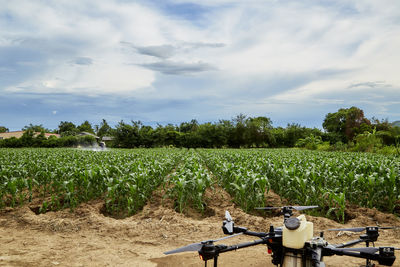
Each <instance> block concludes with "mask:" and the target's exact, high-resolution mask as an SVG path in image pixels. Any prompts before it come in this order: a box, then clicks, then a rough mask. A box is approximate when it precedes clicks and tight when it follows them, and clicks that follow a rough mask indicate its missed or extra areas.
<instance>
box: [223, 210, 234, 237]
mask: <svg viewBox="0 0 400 267" xmlns="http://www.w3.org/2000/svg"><path fill="white" fill-rule="evenodd" d="M225 222H226V223H225V224H224V226H225V227H226V229H227V230H228V232H229V233H233V220H232V217H231V214H230V213H229V211H227V210H226V211H225Z"/></svg>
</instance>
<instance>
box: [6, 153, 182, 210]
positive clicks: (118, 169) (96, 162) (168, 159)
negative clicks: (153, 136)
mask: <svg viewBox="0 0 400 267" xmlns="http://www.w3.org/2000/svg"><path fill="white" fill-rule="evenodd" d="M179 154H180V151H177V150H174V151H172V150H168V151H167V150H152V151H150V150H147V151H144V150H137V151H129V150H118V151H113V152H104V151H103V152H94V151H86V150H76V149H43V148H42V149H31V148H30V149H18V150H16V149H9V148H8V149H1V153H0V207H4V206H12V207H13V206H16V205H22V204H24V203H26V202H29V201H32V196H33V195H37V196H39V198H40V199H41V200H42V201H41V202H42V206H41V208H40V210H41V211H42V212H45V211H48V210H57V209H60V208H67V207H69V208H71V209H73V208H75V207H76V206H77V205H78V204H79V203H81V202H84V201H88V200H90V199H94V198H99V197H104V198H105V202H106V205H105V208H106V210H107V212H109V213H111V214H112V215H116V216H120V215H123V216H126V215H131V214H133V213H135V212H136V211H138V210H139V209H141V207H142V206H143V205H144V203H145V202H146V200H147V198H148V197H149V196H150V194H151V192H152V191H153V190H154V189H155V187H157V186H158V185H160V184H161V182H162V181H163V178H164V176H165V175H166V174H167V173H168V172H170V171H171V169H172V168H173V166H175V164H176V161H177V159H178V158H179Z"/></svg>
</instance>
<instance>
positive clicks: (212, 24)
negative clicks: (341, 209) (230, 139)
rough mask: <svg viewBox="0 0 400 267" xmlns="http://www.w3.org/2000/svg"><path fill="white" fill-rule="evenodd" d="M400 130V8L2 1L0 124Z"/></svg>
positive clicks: (160, 0)
mask: <svg viewBox="0 0 400 267" xmlns="http://www.w3.org/2000/svg"><path fill="white" fill-rule="evenodd" d="M351 106H356V107H358V108H361V109H362V110H364V113H365V116H366V117H367V118H372V117H376V118H378V119H388V120H389V121H396V120H400V1H398V0H380V1H376V0H334V1H333V0H323V1H320V0H318V1H317V0H315V1H314V0H302V1H298V0H243V1H239V0H201V1H198V0H196V1H195V0H137V1H135V0H107V1H106V0H104V1H103V0H57V1H50V0H35V1H32V0H12V1H10V0H0V125H2V126H5V127H7V128H9V129H10V131H12V130H20V129H21V128H23V127H24V126H25V125H28V124H30V123H32V124H42V125H43V126H45V127H46V128H49V129H55V128H57V126H58V125H59V123H60V122H61V121H71V122H73V123H75V124H77V125H79V124H81V123H82V122H83V121H85V120H89V121H90V122H91V123H92V124H93V125H95V124H99V123H100V122H101V120H102V119H106V120H107V122H108V123H109V124H110V125H116V124H117V123H118V122H119V121H121V120H123V121H125V122H130V121H131V120H134V121H137V120H140V121H142V122H143V123H144V124H146V125H156V124H157V123H160V124H164V125H165V124H167V123H172V124H179V123H181V122H185V121H190V120H192V119H196V120H198V121H199V122H200V123H204V122H218V121H219V120H220V119H228V120H229V119H232V118H234V117H236V116H237V115H238V114H245V115H247V116H251V117H255V116H265V117H268V118H270V119H271V120H272V123H273V124H272V125H273V126H274V127H277V126H283V127H284V126H286V125H287V124H288V123H299V124H301V125H303V126H307V127H317V128H322V122H323V120H324V118H325V116H326V114H328V113H329V112H336V111H337V110H338V109H340V108H349V107H351Z"/></svg>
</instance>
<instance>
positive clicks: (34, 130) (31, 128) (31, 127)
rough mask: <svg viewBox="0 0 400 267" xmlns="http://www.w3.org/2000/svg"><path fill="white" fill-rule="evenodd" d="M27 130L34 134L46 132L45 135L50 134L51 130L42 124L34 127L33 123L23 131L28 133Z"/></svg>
mask: <svg viewBox="0 0 400 267" xmlns="http://www.w3.org/2000/svg"><path fill="white" fill-rule="evenodd" d="M27 130H32V131H33V132H39V133H40V132H44V133H47V132H50V130H49V129H46V128H44V127H43V125H42V124H39V125H33V124H32V123H30V124H29V125H27V126H25V127H24V128H22V131H27Z"/></svg>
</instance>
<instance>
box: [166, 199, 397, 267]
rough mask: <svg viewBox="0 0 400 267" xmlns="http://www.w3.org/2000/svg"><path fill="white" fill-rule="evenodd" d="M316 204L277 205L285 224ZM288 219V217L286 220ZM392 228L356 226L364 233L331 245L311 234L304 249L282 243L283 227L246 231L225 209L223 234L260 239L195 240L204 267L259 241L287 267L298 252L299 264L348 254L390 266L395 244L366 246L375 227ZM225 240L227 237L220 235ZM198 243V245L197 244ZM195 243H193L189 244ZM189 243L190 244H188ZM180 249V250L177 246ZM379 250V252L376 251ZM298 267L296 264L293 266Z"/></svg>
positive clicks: (310, 266)
mask: <svg viewBox="0 0 400 267" xmlns="http://www.w3.org/2000/svg"><path fill="white" fill-rule="evenodd" d="M315 207H317V206H285V207H279V208H280V209H281V214H283V215H284V223H285V222H286V221H287V220H288V219H289V218H290V217H291V216H292V215H293V210H304V209H308V208H315ZM277 208H278V207H267V208H258V209H263V210H269V209H277ZM289 221H290V220H289ZM392 228H393V227H365V228H364V229H363V228H353V230H354V229H356V230H355V232H361V231H362V230H365V231H366V233H365V234H361V235H360V236H359V238H358V239H356V240H352V241H350V242H347V243H344V244H338V245H331V244H329V243H328V242H327V241H325V240H324V238H323V232H321V233H320V236H319V237H313V238H312V239H311V240H309V241H306V242H305V245H304V247H303V248H300V249H293V248H287V247H284V246H283V242H282V239H283V231H282V227H274V226H272V225H271V226H270V228H269V232H253V231H249V230H247V228H245V227H239V226H235V225H234V222H233V220H232V217H231V215H230V214H229V212H228V211H226V212H225V220H224V221H223V225H222V230H223V232H224V234H226V235H231V236H234V235H238V234H243V235H248V236H254V237H258V238H260V239H259V240H255V241H251V242H245V243H240V244H235V245H230V246H227V245H214V242H216V241H220V240H222V239H217V240H209V241H203V242H201V243H195V244H196V245H197V247H199V249H198V250H197V251H198V253H199V255H200V257H201V259H202V260H203V261H204V262H205V266H207V261H208V260H211V259H213V260H214V267H217V265H218V256H219V255H220V254H221V253H226V252H229V251H233V250H238V249H242V248H247V247H251V246H256V245H260V244H264V245H267V247H268V254H271V256H272V264H274V265H277V266H282V267H290V266H293V265H290V264H285V265H283V264H284V263H285V258H286V259H287V257H290V256H289V254H290V255H294V256H295V255H297V256H296V257H297V258H299V257H301V266H302V267H325V263H324V262H323V257H324V256H334V255H339V256H350V257H356V258H363V259H365V260H366V265H365V267H372V266H375V265H373V264H372V263H371V261H378V262H379V264H381V265H385V266H392V265H393V263H394V261H395V259H396V256H395V253H394V252H395V250H397V249H396V248H394V247H379V248H376V247H369V245H370V244H371V243H372V244H373V245H374V242H375V241H377V239H378V237H379V230H378V229H392ZM339 230H352V229H329V231H339ZM223 239H226V238H223ZM363 242H365V245H366V247H361V248H350V247H351V246H354V245H356V244H359V243H363ZM199 244H201V245H199ZM191 245H194V244H191ZM189 246H190V245H189ZM178 250H179V249H178ZM178 252H182V251H177V250H172V251H168V252H165V254H172V253H178ZM377 252H378V253H377ZM294 266H297V265H294Z"/></svg>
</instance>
